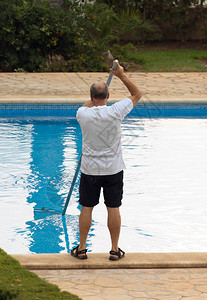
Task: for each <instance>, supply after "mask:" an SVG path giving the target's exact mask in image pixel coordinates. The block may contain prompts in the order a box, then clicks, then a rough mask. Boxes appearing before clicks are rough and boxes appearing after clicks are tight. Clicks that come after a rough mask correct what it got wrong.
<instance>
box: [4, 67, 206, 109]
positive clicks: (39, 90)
mask: <svg viewBox="0 0 207 300" xmlns="http://www.w3.org/2000/svg"><path fill="white" fill-rule="evenodd" d="M127 75H128V76H129V77H130V78H131V79H132V80H133V81H134V82H135V83H136V84H137V85H138V86H139V87H140V89H141V91H142V94H143V97H142V101H150V102H163V101H164V102H180V101H182V102H186V101H190V102H206V101H207V84H206V82H207V72H205V73H127ZM107 78H108V74H107V73H0V103H18V102H20V103H42V102H44V103H68V102H72V103H74V102H84V101H86V100H88V97H89V86H90V85H91V83H93V82H95V81H99V80H100V81H104V82H106V80H107ZM110 95H111V96H110V99H111V101H116V100H120V99H122V98H123V97H125V96H128V91H127V89H126V88H125V87H124V85H123V83H122V82H121V81H120V80H119V79H118V78H116V77H115V76H114V78H113V80H112V82H111V85H110Z"/></svg>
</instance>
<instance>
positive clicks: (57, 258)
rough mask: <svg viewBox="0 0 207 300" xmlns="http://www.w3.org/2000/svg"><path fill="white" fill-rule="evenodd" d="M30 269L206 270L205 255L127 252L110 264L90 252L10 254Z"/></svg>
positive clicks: (99, 255) (106, 258) (105, 257)
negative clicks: (78, 256) (81, 254)
mask: <svg viewBox="0 0 207 300" xmlns="http://www.w3.org/2000/svg"><path fill="white" fill-rule="evenodd" d="M11 256H13V257H14V258H15V259H17V260H18V261H19V262H20V264H21V265H23V266H24V267H26V268H27V269H30V270H38V269H41V270H44V269H45V270H48V269H52V270H55V269H150V268H153V269H156V268H207V252H182V253H180V252H179V253H127V254H126V256H125V257H124V258H123V259H121V260H119V261H110V260H109V254H107V253H89V254H88V259H84V260H78V259H76V258H74V257H72V256H71V255H70V254H67V253H62V254H52V253H51V254H12V255H11Z"/></svg>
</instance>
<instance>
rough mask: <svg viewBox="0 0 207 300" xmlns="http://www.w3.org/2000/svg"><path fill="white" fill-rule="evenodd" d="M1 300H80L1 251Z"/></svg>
mask: <svg viewBox="0 0 207 300" xmlns="http://www.w3.org/2000/svg"><path fill="white" fill-rule="evenodd" d="M0 299H1V300H11V299H12V300H13V299H16V300H28V299H29V300H37V299H38V300H41V299H44V300H45V299H48V300H57V299H58V300H66V299H67V300H78V299H80V298H79V297H77V296H75V295H72V294H70V293H68V292H61V291H60V290H59V288H58V287H57V286H56V285H53V284H50V283H48V282H46V281H45V280H43V279H41V278H39V277H38V276H37V275H36V274H34V273H32V272H29V271H28V270H27V269H25V268H24V267H22V266H21V265H20V264H19V262H18V261H16V260H15V259H13V258H12V257H11V256H9V255H7V254H6V253H5V252H4V251H3V250H1V249H0Z"/></svg>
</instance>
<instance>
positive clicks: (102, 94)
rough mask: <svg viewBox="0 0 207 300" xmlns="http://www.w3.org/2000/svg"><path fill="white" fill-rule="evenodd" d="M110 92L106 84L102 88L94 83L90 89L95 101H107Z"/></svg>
mask: <svg viewBox="0 0 207 300" xmlns="http://www.w3.org/2000/svg"><path fill="white" fill-rule="evenodd" d="M108 92H109V91H108V86H107V85H106V84H105V83H104V82H103V85H102V86H101V85H97V84H96V83H93V84H92V85H91V87H90V93H91V97H92V98H95V99H106V98H107V96H108Z"/></svg>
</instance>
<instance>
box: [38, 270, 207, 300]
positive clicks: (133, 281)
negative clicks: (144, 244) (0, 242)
mask: <svg viewBox="0 0 207 300" xmlns="http://www.w3.org/2000/svg"><path fill="white" fill-rule="evenodd" d="M35 273H36V274H37V275H39V276H40V277H42V278H45V279H46V280H47V281H49V282H51V283H54V284H57V285H58V286H59V287H60V289H61V290H64V291H68V292H71V293H73V294H76V295H77V296H79V297H80V298H82V299H83V300H101V299H105V300H106V299H107V300H132V299H139V300H142V299H143V300H144V299H150V300H157V299H159V300H163V299H166V300H168V299H172V300H180V299H183V300H201V299H207V269H206V268H204V269H200V268H199V269H198V268H196V269H195V268H193V269H191V268H188V269H110V270H109V269H104V270H103V269H102V270H100V269H99V270H98V269H96V270H94V269H88V270H83V269H82V270H36V271H35Z"/></svg>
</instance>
